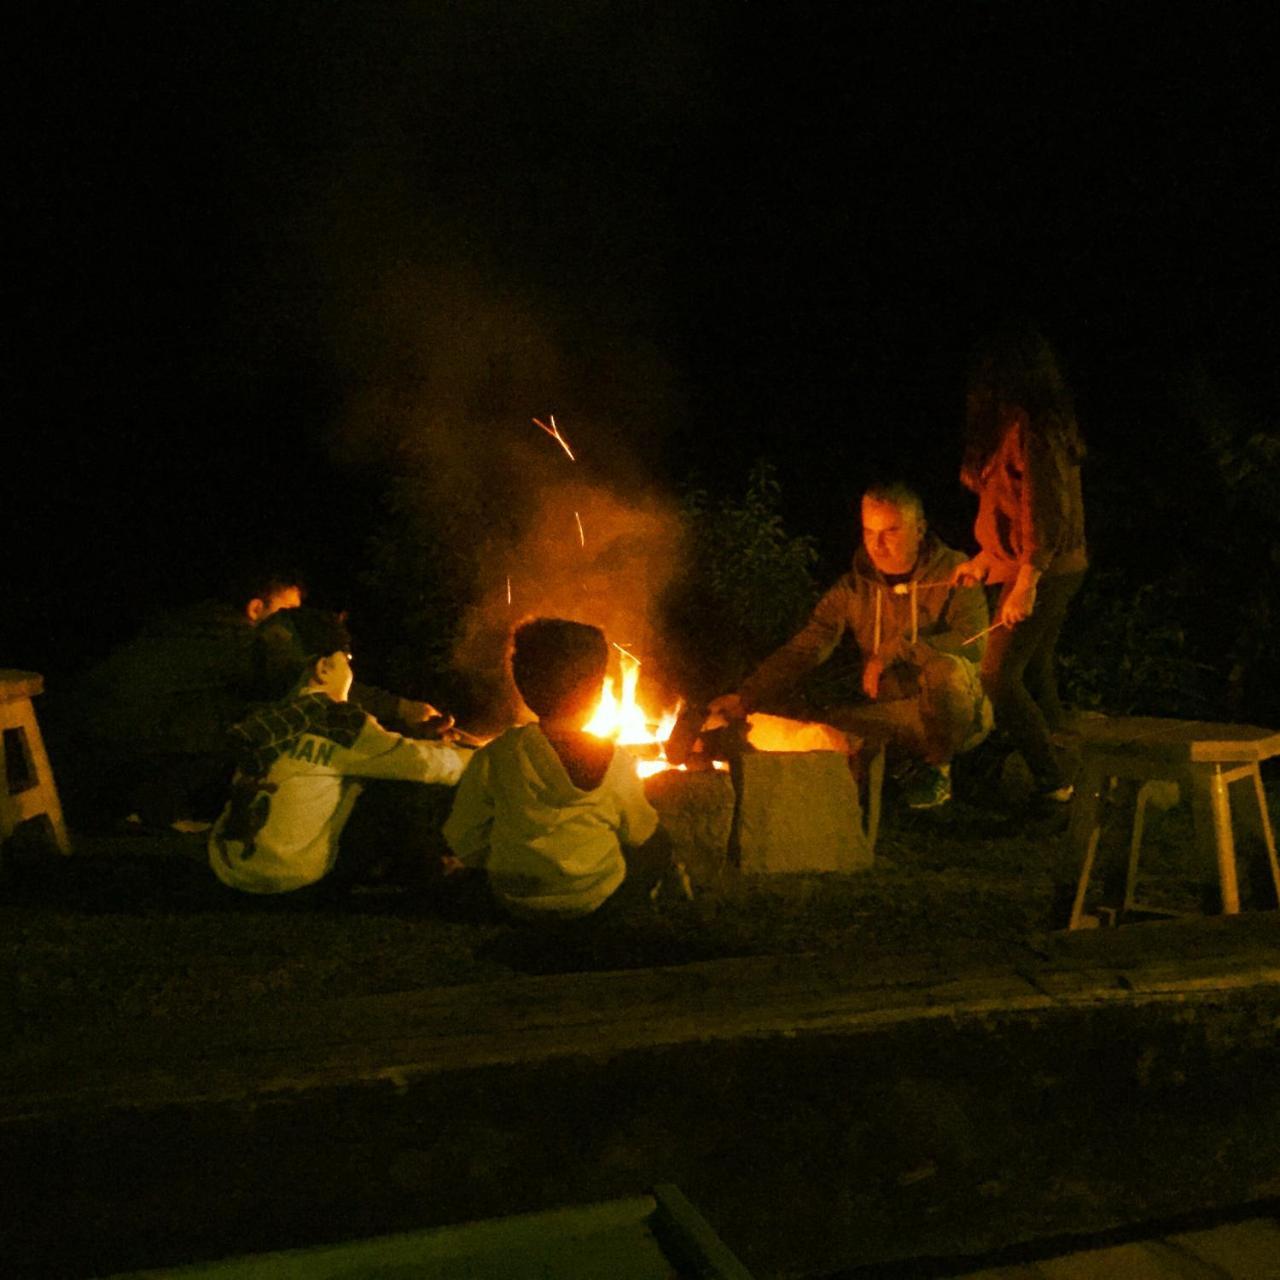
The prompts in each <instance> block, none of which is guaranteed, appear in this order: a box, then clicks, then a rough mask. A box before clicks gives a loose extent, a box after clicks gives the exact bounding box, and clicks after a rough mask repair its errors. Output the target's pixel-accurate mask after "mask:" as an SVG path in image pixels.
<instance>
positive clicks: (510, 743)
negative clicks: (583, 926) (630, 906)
mask: <svg viewBox="0 0 1280 1280" xmlns="http://www.w3.org/2000/svg"><path fill="white" fill-rule="evenodd" d="M608 661H609V648H608V645H607V644H606V643H605V638H604V633H603V632H602V631H601V630H600V629H599V628H598V627H592V626H588V625H586V624H585V623H581V622H568V621H565V620H564V619H561V618H535V619H533V620H532V621H530V622H526V623H523V624H522V625H521V626H520V627H518V628H517V629H516V633H515V644H514V648H513V651H512V654H511V674H512V677H513V678H514V680H515V685H516V688H517V689H518V690H519V691H520V696H521V697H522V698H523V699H524V701H525V703H526V705H527V706H528V707H529V709H530V710H531V711H532V712H533V713H534V714H535V715H536V716H537V717H538V721H537V723H536V724H526V725H520V726H517V727H516V728H513V729H508V730H507V731H506V732H505V733H503V734H501V735H500V736H499V737H497V738H495V739H494V740H493V741H492V742H490V743H489V744H488V745H487V746H485V747H482V748H481V749H480V750H479V751H477V752H476V754H475V756H474V757H473V758H472V760H471V763H470V764H469V765H468V766H467V769H466V772H465V773H464V774H463V776H462V781H461V782H460V783H459V784H458V790H457V795H456V796H455V798H454V803H453V811H452V813H451V814H450V816H449V819H448V821H447V822H446V823H445V827H444V836H445V840H446V841H447V843H448V845H449V847H450V848H451V849H452V850H453V854H454V855H455V856H454V858H452V859H446V869H447V870H456V869H458V868H461V867H483V868H484V870H485V872H486V874H487V876H488V881H489V887H490V889H491V890H492V893H493V896H494V898H495V899H496V900H497V902H498V904H499V905H500V906H501V907H503V908H505V909H506V911H507V912H509V913H510V914H511V915H513V916H516V917H517V918H520V919H526V920H564V919H572V918H575V917H582V916H587V915H591V914H592V913H594V912H596V911H598V910H599V909H600V907H601V906H603V905H604V904H605V903H606V902H613V903H615V904H616V903H617V902H618V901H619V894H620V891H621V890H622V889H623V886H624V884H625V886H626V891H625V893H623V894H622V895H621V900H622V901H624V902H625V901H626V900H627V899H629V898H632V897H635V898H640V897H642V896H643V895H644V894H646V893H648V891H650V890H652V889H654V888H655V887H656V886H657V884H658V883H659V881H660V880H661V878H662V876H663V874H664V873H665V872H666V871H667V870H668V869H669V868H670V867H671V865H672V862H671V846H670V841H669V840H668V839H667V837H666V835H665V833H663V832H660V831H659V830H658V815H657V814H656V812H655V811H654V809H653V806H652V805H650V803H649V802H648V800H647V799H646V798H645V794H644V787H643V784H642V783H641V780H640V778H639V775H638V774H637V771H636V759H635V757H634V756H633V755H632V754H631V753H630V752H629V751H628V750H627V748H626V747H622V746H615V745H614V744H613V743H612V742H609V741H607V740H606V739H603V738H597V737H595V736H593V735H592V734H589V733H586V732H585V731H584V729H583V725H585V724H586V723H587V722H588V721H589V720H590V718H591V715H592V712H593V711H594V709H595V706H596V704H597V702H598V701H599V699H600V691H601V687H602V685H603V681H604V676H605V671H606V668H607V666H608Z"/></svg>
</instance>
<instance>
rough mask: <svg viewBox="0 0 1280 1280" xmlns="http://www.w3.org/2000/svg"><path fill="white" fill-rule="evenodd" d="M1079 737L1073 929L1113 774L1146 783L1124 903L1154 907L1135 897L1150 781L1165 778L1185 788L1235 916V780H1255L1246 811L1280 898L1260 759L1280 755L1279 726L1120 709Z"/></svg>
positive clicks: (1138, 803)
mask: <svg viewBox="0 0 1280 1280" xmlns="http://www.w3.org/2000/svg"><path fill="white" fill-rule="evenodd" d="M1078 736H1079V748H1080V775H1079V779H1078V781H1077V783H1076V794H1075V798H1074V800H1073V801H1072V807H1071V821H1070V825H1069V827H1068V831H1067V839H1068V842H1069V845H1070V849H1071V852H1072V853H1073V854H1074V855H1075V856H1078V857H1079V858H1080V879H1079V882H1078V884H1077V886H1076V894H1075V901H1074V903H1073V905H1072V909H1071V921H1070V924H1069V926H1068V927H1069V928H1072V929H1076V928H1079V927H1080V926H1081V924H1082V923H1083V920H1084V900H1085V895H1086V893H1087V892H1088V888H1089V879H1090V877H1091V875H1092V872H1093V867H1094V862H1095V860H1096V857H1097V850H1098V841H1099V838H1100V834H1101V821H1100V818H1099V808H1100V805H1101V799H1102V794H1103V792H1104V790H1105V789H1106V788H1107V787H1108V785H1109V783H1110V782H1111V781H1114V780H1127V781H1133V782H1137V783H1139V784H1140V785H1139V787H1138V790H1137V793H1136V796H1135V799H1134V817H1133V829H1132V834H1131V838H1130V846H1129V865H1128V872H1127V875H1126V878H1125V896H1124V903H1123V909H1125V910H1134V909H1138V910H1151V909H1150V908H1142V907H1141V906H1140V904H1138V903H1137V902H1136V901H1135V899H1134V892H1135V888H1136V885H1137V878H1138V862H1139V858H1140V856H1141V847H1142V835H1143V823H1144V818H1145V811H1146V804H1147V800H1148V797H1149V794H1150V790H1151V784H1152V783H1155V782H1160V781H1170V782H1177V783H1178V784H1179V785H1180V786H1183V787H1186V789H1187V791H1188V793H1189V795H1190V797H1191V811H1192V818H1193V822H1194V827H1195V839H1196V846H1197V848H1198V849H1199V851H1200V853H1201V855H1202V857H1203V858H1204V859H1205V861H1206V863H1207V865H1210V866H1215V867H1216V869H1217V873H1218V885H1219V890H1220V894H1221V900H1222V910H1223V913H1224V914H1228V915H1231V914H1235V913H1236V912H1238V911H1239V910H1240V893H1239V883H1238V877H1237V868H1236V852H1235V834H1234V831H1233V829H1232V814H1231V801H1230V792H1229V789H1230V786H1231V784H1232V783H1233V782H1246V783H1247V784H1248V786H1249V790H1250V791H1251V792H1252V804H1247V805H1246V806H1245V807H1244V809H1243V810H1242V813H1241V816H1242V819H1248V820H1249V821H1251V822H1252V823H1253V824H1254V830H1255V832H1256V834H1257V835H1259V836H1260V837H1261V839H1262V843H1263V845H1264V847H1265V849H1266V853H1267V859H1268V862H1269V869H1270V872H1271V880H1272V884H1273V887H1274V889H1275V893H1276V898H1277V902H1280V863H1278V862H1277V858H1276V844H1275V834H1274V832H1273V831H1272V828H1271V819H1270V816H1269V815H1268V813H1267V804H1266V795H1265V793H1264V791H1263V788H1262V776H1261V774H1260V773H1259V770H1258V765H1259V763H1260V762H1261V761H1263V760H1268V759H1270V758H1271V757H1273V756H1278V755H1280V732H1277V731H1276V730H1274V729H1266V728H1261V727H1259V726H1257V725H1245V724H1220V723H1215V722H1210V721H1201V720H1169V719H1164V718H1161V717H1156V716H1117V717H1113V718H1099V719H1097V720H1088V721H1085V722H1084V723H1083V724H1082V725H1081V727H1080V731H1079V735H1078Z"/></svg>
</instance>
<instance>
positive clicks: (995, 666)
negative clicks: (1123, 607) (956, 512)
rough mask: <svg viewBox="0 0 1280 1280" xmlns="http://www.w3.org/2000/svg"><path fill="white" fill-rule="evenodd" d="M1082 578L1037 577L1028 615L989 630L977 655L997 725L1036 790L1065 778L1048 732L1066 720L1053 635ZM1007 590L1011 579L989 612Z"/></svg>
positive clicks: (994, 612)
mask: <svg viewBox="0 0 1280 1280" xmlns="http://www.w3.org/2000/svg"><path fill="white" fill-rule="evenodd" d="M1083 581H1084V574H1083V573H1062V574H1046V575H1045V576H1044V577H1042V578H1041V579H1040V581H1039V583H1037V585H1036V603H1035V608H1034V610H1033V611H1032V613H1031V616H1030V617H1029V618H1025V619H1024V620H1023V621H1022V622H1020V623H1018V625H1017V626H1016V627H998V628H997V629H996V630H995V631H993V632H992V633H991V634H990V635H989V636H988V637H987V651H986V653H985V655H984V656H983V659H982V685H983V688H984V689H986V691H987V696H988V697H989V698H990V699H991V705H992V706H993V707H994V708H995V713H996V728H998V729H999V730H1000V731H1001V732H1002V733H1004V734H1005V735H1006V736H1007V737H1008V739H1009V740H1010V742H1012V743H1013V745H1014V746H1015V747H1016V748H1017V749H1018V750H1019V751H1020V752H1021V753H1022V757H1023V759H1024V760H1025V761H1026V762H1027V767H1028V768H1029V769H1030V770H1031V776H1032V777H1033V778H1034V779H1035V784H1036V789H1037V790H1038V791H1052V790H1055V789H1056V788H1058V787H1061V786H1063V785H1064V784H1065V782H1066V779H1065V778H1064V777H1063V775H1062V771H1061V769H1060V767H1059V765H1058V763H1057V761H1056V760H1055V758H1054V755H1053V748H1052V745H1051V744H1050V741H1049V735H1050V734H1051V733H1053V732H1055V731H1057V730H1059V729H1061V728H1063V727H1064V725H1065V719H1064V716H1063V712H1062V703H1061V701H1060V700H1059V698H1058V675H1057V650H1058V637H1059V636H1060V635H1061V634H1062V624H1063V622H1064V621H1065V620H1066V616H1067V609H1068V606H1069V605H1070V603H1071V600H1072V598H1073V597H1074V596H1075V594H1076V592H1077V591H1079V590H1080V584H1081V583H1082V582H1083ZM1012 590H1013V583H1012V582H1009V583H1006V584H1005V585H1004V586H1003V588H1001V589H1000V592H999V597H998V599H997V600H996V601H995V602H994V607H993V609H992V616H993V617H995V616H996V615H997V613H998V610H999V606H1000V603H1001V602H1002V601H1003V600H1004V598H1005V597H1006V596H1007V595H1008V594H1009V592H1010V591H1012Z"/></svg>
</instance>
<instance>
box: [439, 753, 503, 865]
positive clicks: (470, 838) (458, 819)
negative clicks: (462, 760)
mask: <svg viewBox="0 0 1280 1280" xmlns="http://www.w3.org/2000/svg"><path fill="white" fill-rule="evenodd" d="M489 769H490V760H489V754H488V752H485V751H477V752H476V753H475V755H474V756H473V757H472V760H471V763H470V764H469V765H468V766H467V770H466V772H465V773H464V774H463V775H462V781H461V782H459V783H458V790H457V792H456V793H455V795H454V797H453V809H452V810H451V811H450V813H449V816H448V818H447V819H446V820H445V824H444V838H445V841H446V843H447V844H448V846H449V848H450V849H452V850H453V856H454V857H455V858H457V859H458V861H459V862H461V863H463V864H464V865H466V864H471V865H475V864H476V863H479V862H481V861H483V859H484V855H485V853H486V851H487V850H488V848H489V834H490V832H491V831H492V829H493V792H492V789H491V786H490V778H489Z"/></svg>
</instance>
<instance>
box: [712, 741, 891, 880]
mask: <svg viewBox="0 0 1280 1280" xmlns="http://www.w3.org/2000/svg"><path fill="white" fill-rule="evenodd" d="M735 776H736V777H737V779H738V790H739V800H738V808H737V821H736V824H735V830H734V837H733V848H734V852H735V853H736V861H737V863H738V865H739V867H740V868H741V870H742V871H743V872H744V873H745V874H748V875H751V874H760V873H763V872H778V871H846V872H847V871H863V870H866V868H868V867H870V866H871V862H872V850H871V846H870V844H869V843H868V841H867V837H866V832H865V829H864V826H863V821H862V804H861V802H860V800H859V798H858V787H857V784H856V783H855V782H854V779H853V775H852V774H851V773H850V771H849V761H848V757H847V756H845V755H844V754H842V753H840V752H836V751H788V752H781V751H779V752H772V751H757V752H746V753H744V754H743V755H742V757H741V759H740V760H739V762H738V766H737V768H736V770H735Z"/></svg>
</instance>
